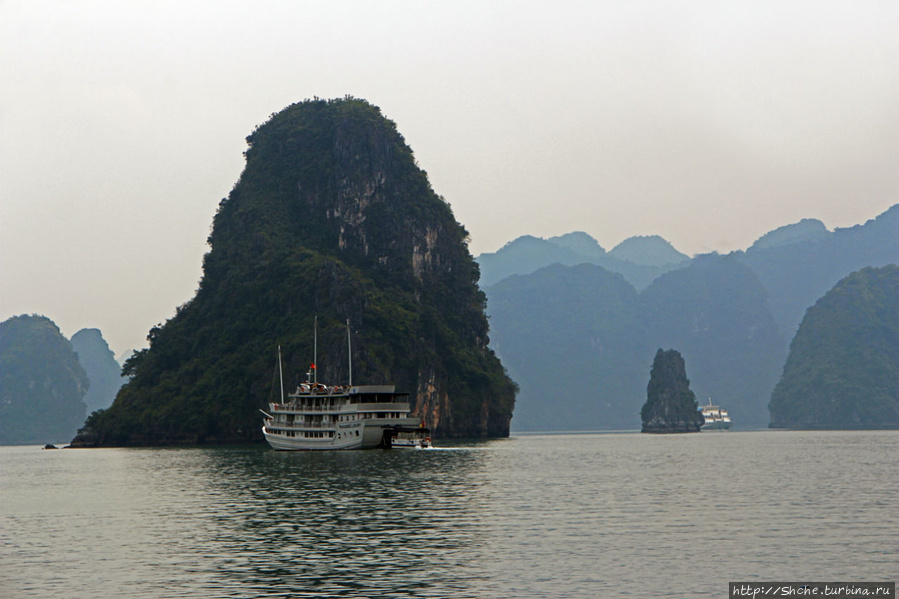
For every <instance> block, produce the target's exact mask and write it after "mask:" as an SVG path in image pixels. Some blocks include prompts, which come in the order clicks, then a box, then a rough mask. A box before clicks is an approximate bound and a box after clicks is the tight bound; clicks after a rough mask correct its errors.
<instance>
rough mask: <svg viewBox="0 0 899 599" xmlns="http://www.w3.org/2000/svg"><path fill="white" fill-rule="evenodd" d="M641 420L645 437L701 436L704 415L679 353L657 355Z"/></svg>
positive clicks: (659, 353) (660, 350) (674, 351)
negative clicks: (679, 434) (663, 435)
mask: <svg viewBox="0 0 899 599" xmlns="http://www.w3.org/2000/svg"><path fill="white" fill-rule="evenodd" d="M640 418H641V419H642V420H643V430H642V431H641V432H644V433H698V432H699V429H700V428H702V423H703V421H704V419H703V417H702V412H700V410H699V405H698V404H697V403H696V396H695V395H694V394H693V392H692V391H690V381H689V379H687V368H686V365H685V364H684V358H683V356H681V355H680V352H678V351H677V350H673V349H670V350H668V351H663V350H662V349H661V348H659V350H658V351H657V352H656V357H655V359H654V360H653V362H652V371H651V372H650V375H649V385H648V386H647V388H646V403H645V404H643V409H641V410H640Z"/></svg>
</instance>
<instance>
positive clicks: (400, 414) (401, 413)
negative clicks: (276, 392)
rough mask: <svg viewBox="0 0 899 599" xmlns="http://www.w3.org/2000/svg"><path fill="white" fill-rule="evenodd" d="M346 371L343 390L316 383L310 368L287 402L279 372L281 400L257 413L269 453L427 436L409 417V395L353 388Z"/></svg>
mask: <svg viewBox="0 0 899 599" xmlns="http://www.w3.org/2000/svg"><path fill="white" fill-rule="evenodd" d="M316 338H317V334H316ZM347 344H348V345H349V323H348V324H347ZM316 345H317V341H316ZM351 353H352V352H350V354H351ZM278 370H279V372H281V352H280V349H279V350H278ZM349 372H350V375H349V384H347V385H346V386H343V385H324V384H321V383H319V382H318V380H317V377H316V367H315V364H314V363H313V364H312V365H311V366H310V369H309V371H308V372H307V373H306V382H305V383H303V384H302V385H300V386H299V387H297V389H296V391H295V392H293V393H290V394H288V395H287V396H286V397H285V396H284V384H283V373H282V374H281V381H282V383H281V401H280V402H273V403H269V405H268V407H269V411H268V412H265V411H262V413H263V415H264V420H263V426H262V434H263V435H264V436H265V439H266V441H268V442H269V444H270V445H271V446H272V447H273V448H274V449H279V450H288V451H294V450H316V449H367V448H372V447H390V446H391V444H392V441H393V440H394V439H398V438H399V437H400V436H404V437H405V436H407V434H406V433H408V432H409V431H410V430H412V431H417V432H418V433H419V436H420V437H422V438H425V437H428V431H427V429H425V428H424V427H423V426H419V421H418V419H417V418H415V417H413V416H410V411H411V409H410V407H409V401H408V397H409V394H408V393H398V392H397V391H396V387H395V386H394V385H353V384H352V380H353V375H352V363H350V370H349ZM400 431H402V433H403V435H400Z"/></svg>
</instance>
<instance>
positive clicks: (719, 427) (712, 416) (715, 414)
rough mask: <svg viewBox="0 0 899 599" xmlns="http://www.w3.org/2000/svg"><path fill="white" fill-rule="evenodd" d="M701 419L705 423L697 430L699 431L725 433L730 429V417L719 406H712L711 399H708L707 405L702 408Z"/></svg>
mask: <svg viewBox="0 0 899 599" xmlns="http://www.w3.org/2000/svg"><path fill="white" fill-rule="evenodd" d="M702 417H703V418H705V422H704V423H703V425H702V427H701V428H700V429H699V430H701V431H726V430H728V429H729V428H730V416H728V415H727V410H725V409H724V408H722V407H721V406H713V405H712V398H711V397H710V398H709V405H707V406H702Z"/></svg>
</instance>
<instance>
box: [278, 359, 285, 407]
mask: <svg viewBox="0 0 899 599" xmlns="http://www.w3.org/2000/svg"><path fill="white" fill-rule="evenodd" d="M278 378H280V379H281V403H284V369H283V368H282V367H281V346H280V345H279V346H278Z"/></svg>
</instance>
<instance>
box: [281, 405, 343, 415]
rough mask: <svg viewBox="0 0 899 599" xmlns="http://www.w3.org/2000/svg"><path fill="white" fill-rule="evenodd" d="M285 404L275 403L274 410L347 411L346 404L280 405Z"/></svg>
mask: <svg viewBox="0 0 899 599" xmlns="http://www.w3.org/2000/svg"><path fill="white" fill-rule="evenodd" d="M280 405H283V404H273V405H272V406H271V407H272V410H274V411H275V412H317V413H329V412H343V411H346V406H343V405H339V406H304V405H299V406H291V405H287V406H286V407H283V408H281V407H279V406H280Z"/></svg>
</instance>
